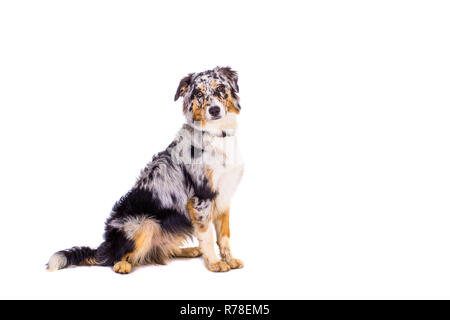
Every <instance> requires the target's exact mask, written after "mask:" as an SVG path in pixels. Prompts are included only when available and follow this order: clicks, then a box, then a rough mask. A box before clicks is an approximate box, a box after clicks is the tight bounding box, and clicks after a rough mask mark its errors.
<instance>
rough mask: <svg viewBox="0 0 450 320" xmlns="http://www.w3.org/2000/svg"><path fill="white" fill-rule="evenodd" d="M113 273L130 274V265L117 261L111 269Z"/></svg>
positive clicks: (126, 262)
mask: <svg viewBox="0 0 450 320" xmlns="http://www.w3.org/2000/svg"><path fill="white" fill-rule="evenodd" d="M113 270H114V272H116V273H121V274H126V273H130V272H131V264H130V263H129V262H128V261H119V262H116V264H115V265H114V267H113Z"/></svg>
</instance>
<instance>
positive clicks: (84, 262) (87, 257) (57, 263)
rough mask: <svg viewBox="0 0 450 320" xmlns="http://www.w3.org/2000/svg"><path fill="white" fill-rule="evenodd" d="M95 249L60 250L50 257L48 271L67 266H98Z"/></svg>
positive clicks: (75, 248)
mask: <svg viewBox="0 0 450 320" xmlns="http://www.w3.org/2000/svg"><path fill="white" fill-rule="evenodd" d="M96 253H97V249H91V248H89V247H73V248H72V249H67V250H61V251H58V252H56V253H55V254H53V255H52V256H51V257H50V260H49V261H48V263H47V270H48V271H56V270H59V269H63V268H66V267H68V266H97V265H100V264H99V263H97V261H96V259H95V255H96Z"/></svg>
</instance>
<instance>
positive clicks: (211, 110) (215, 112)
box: [209, 106, 220, 117]
mask: <svg viewBox="0 0 450 320" xmlns="http://www.w3.org/2000/svg"><path fill="white" fill-rule="evenodd" d="M219 113H220V108H219V107H218V106H214V107H211V108H209V114H210V115H212V116H213V117H215V116H218V115H219Z"/></svg>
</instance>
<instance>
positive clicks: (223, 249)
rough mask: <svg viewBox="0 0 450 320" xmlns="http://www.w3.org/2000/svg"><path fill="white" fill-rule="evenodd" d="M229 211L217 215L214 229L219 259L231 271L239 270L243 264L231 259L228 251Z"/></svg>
mask: <svg viewBox="0 0 450 320" xmlns="http://www.w3.org/2000/svg"><path fill="white" fill-rule="evenodd" d="M229 219H230V210H229V209H228V210H226V211H225V212H223V213H222V214H218V215H217V216H216V217H215V219H214V226H215V228H216V237H217V244H218V246H219V249H220V257H221V258H222V261H225V262H226V263H227V264H228V265H229V266H230V268H231V269H239V268H242V267H243V266H244V263H243V262H242V261H241V260H239V259H236V258H234V257H233V255H232V254H231V249H230V220H229Z"/></svg>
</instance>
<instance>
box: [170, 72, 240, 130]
mask: <svg viewBox="0 0 450 320" xmlns="http://www.w3.org/2000/svg"><path fill="white" fill-rule="evenodd" d="M237 81H238V76H237V72H236V71H233V70H232V69H231V68H230V67H216V68H215V69H213V70H208V71H204V72H200V73H191V74H189V75H188V76H186V77H184V78H183V79H181V81H180V84H179V86H178V89H177V92H176V93H175V101H177V100H178V98H179V97H183V113H184V115H185V116H186V119H187V120H188V122H189V123H194V122H199V123H201V126H202V127H203V126H205V124H208V123H211V122H214V121H216V120H219V119H224V118H226V117H227V116H228V115H230V114H239V111H240V110H241V107H240V105H239V97H238V95H237V93H238V92H239V87H238V84H237Z"/></svg>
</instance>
